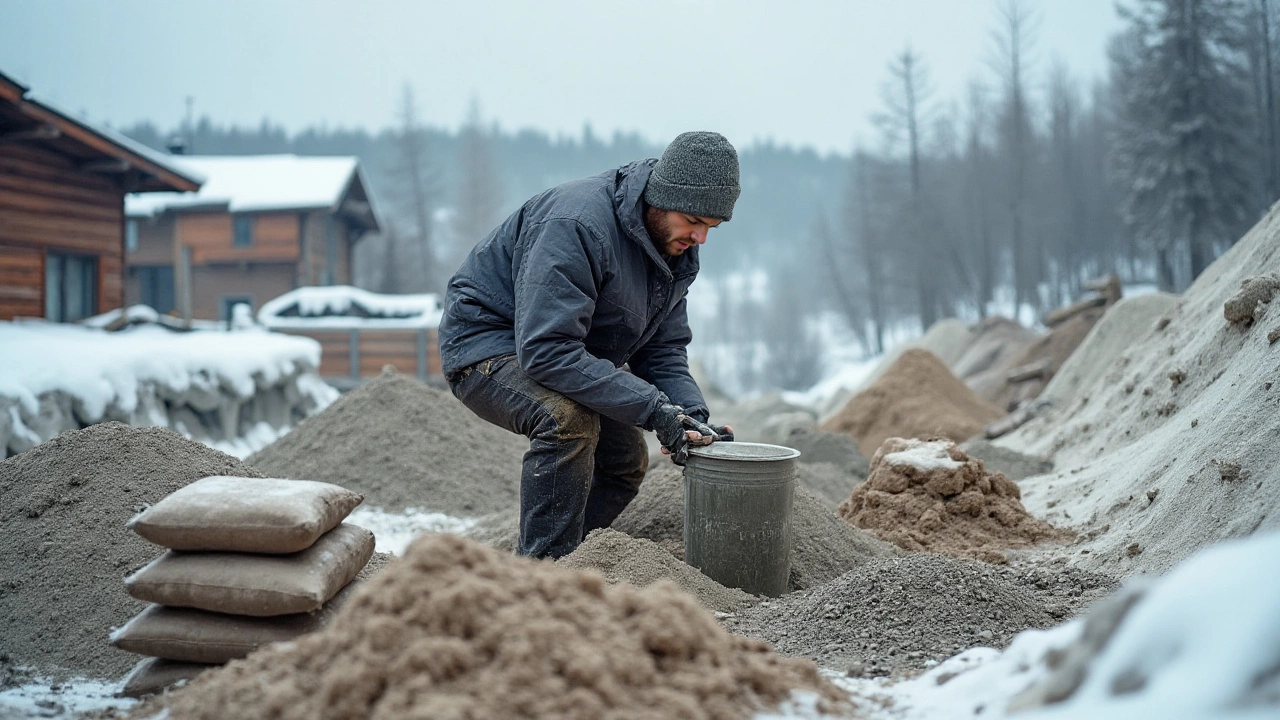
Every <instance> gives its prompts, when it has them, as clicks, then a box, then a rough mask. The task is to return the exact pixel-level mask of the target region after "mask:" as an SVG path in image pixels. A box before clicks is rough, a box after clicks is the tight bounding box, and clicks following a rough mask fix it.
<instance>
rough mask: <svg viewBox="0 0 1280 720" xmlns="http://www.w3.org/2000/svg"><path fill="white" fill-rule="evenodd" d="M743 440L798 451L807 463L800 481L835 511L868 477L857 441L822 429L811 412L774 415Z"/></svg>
mask: <svg viewBox="0 0 1280 720" xmlns="http://www.w3.org/2000/svg"><path fill="white" fill-rule="evenodd" d="M744 439H749V440H751V441H753V442H763V443H769V444H770V445H781V446H783V447H789V448H795V449H796V450H799V451H800V462H801V463H803V464H804V465H806V466H807V467H806V468H805V472H803V473H800V475H799V480H800V482H801V484H802V485H803V486H804V487H805V488H807V489H808V490H809V491H810V492H812V493H813V494H814V495H817V496H818V497H819V498H821V499H822V500H823V501H824V502H825V503H826V504H827V506H828V507H830V508H831V509H833V510H834V509H835V507H836V506H837V505H839V504H840V503H841V502H842V501H843V500H844V499H845V498H847V497H849V492H850V491H851V490H853V487H854V486H855V485H857V484H858V483H860V482H862V481H863V480H866V479H867V471H868V465H867V459H866V457H864V456H863V455H862V453H861V452H860V451H859V450H858V442H857V441H856V440H854V439H853V438H851V437H849V436H848V435H845V434H844V433H833V432H826V431H824V430H819V429H818V423H817V421H816V420H815V419H814V417H813V416H812V415H810V414H808V413H783V414H781V415H775V416H774V417H773V418H772V419H771V420H769V421H768V422H766V423H765V425H764V427H763V428H762V429H761V431H760V433H759V434H758V435H757V436H756V437H754V438H744Z"/></svg>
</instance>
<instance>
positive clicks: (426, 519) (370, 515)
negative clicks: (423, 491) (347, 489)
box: [346, 507, 476, 555]
mask: <svg viewBox="0 0 1280 720" xmlns="http://www.w3.org/2000/svg"><path fill="white" fill-rule="evenodd" d="M346 522H349V523H351V524H352V525H359V526H360V527H362V528H365V529H366V530H369V531H370V532H372V533H373V537H374V540H375V542H376V543H377V546H376V547H375V549H376V550H377V551H378V552H384V553H391V554H393V555H403V554H404V549H405V548H406V547H408V546H409V542H410V541H411V540H413V539H414V538H415V537H417V536H418V535H421V534H422V533H428V532H441V533H455V534H457V533H461V532H463V531H465V530H467V529H469V528H470V527H471V526H472V525H475V524H476V521H475V520H474V519H471V518H456V517H453V516H450V515H445V514H444V513H438V512H428V511H426V510H421V509H417V508H411V509H408V510H404V511H401V512H389V511H387V510H383V509H382V508H376V507H358V508H356V509H355V511H354V512H352V513H351V514H350V515H348V516H347V519H346Z"/></svg>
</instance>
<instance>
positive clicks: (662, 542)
mask: <svg viewBox="0 0 1280 720" xmlns="http://www.w3.org/2000/svg"><path fill="white" fill-rule="evenodd" d="M809 470H810V466H806V465H803V464H801V465H798V466H797V472H798V475H799V476H800V477H801V478H803V477H804V476H805V475H806V473H808V472H809ZM791 512H792V515H791V538H792V548H791V578H790V581H789V583H788V584H789V587H790V589H791V590H801V589H804V588H808V587H813V586H815V585H821V584H822V583H825V582H828V581H830V580H832V579H834V578H836V577H838V576H839V575H841V574H842V573H845V572H848V571H849V570H851V569H853V568H855V567H857V566H859V565H862V564H863V563H865V562H867V561H869V560H871V559H872V558H877V557H889V556H893V555H897V554H899V553H900V551H899V550H898V549H897V548H895V547H893V546H892V545H890V544H888V543H886V542H883V541H881V540H878V539H877V538H875V537H873V536H872V535H871V534H870V533H867V532H865V531H863V530H859V529H858V528H855V527H853V526H851V525H849V524H848V523H847V522H845V521H843V520H841V519H840V518H838V517H836V515H835V513H833V512H832V511H831V510H829V509H828V508H827V507H826V506H825V505H824V503H823V501H822V500H820V499H818V498H817V497H816V496H814V495H813V494H812V493H810V492H809V491H808V490H806V489H805V488H804V486H803V480H802V481H801V482H800V483H799V486H798V487H797V488H796V493H795V500H794V502H793V505H792V510H791ZM613 529H614V530H618V531H620V532H624V533H626V534H628V535H630V536H631V537H635V538H643V539H646V540H652V541H653V542H655V543H657V544H658V545H659V546H661V547H662V548H663V549H666V550H668V551H670V552H672V553H673V554H675V555H677V556H678V557H679V558H681V559H683V557H684V552H683V540H684V478H683V475H682V474H681V471H680V469H679V468H674V469H672V468H661V469H659V470H656V471H653V470H651V471H650V472H649V475H648V476H647V477H646V478H645V481H644V484H643V485H641V486H640V494H639V495H637V496H636V499H635V500H632V501H631V504H630V505H628V506H627V509H626V510H623V511H622V514H621V515H619V516H618V519H617V520H615V521H614V522H613Z"/></svg>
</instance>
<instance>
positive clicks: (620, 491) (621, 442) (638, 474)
mask: <svg viewBox="0 0 1280 720" xmlns="http://www.w3.org/2000/svg"><path fill="white" fill-rule="evenodd" d="M648 469H649V448H648V446H647V445H645V442H644V432H643V431H642V430H641V429H640V428H638V427H633V426H631V425H627V424H624V423H620V422H618V421H617V420H611V419H609V418H607V417H604V416H603V415H601V416H600V442H599V443H598V444H597V445H596V467H595V473H594V474H593V475H592V478H591V493H590V494H589V495H588V496H587V513H586V519H585V520H584V521H583V524H582V534H583V536H584V537H585V536H586V534H587V533H589V532H591V531H592V530H595V529H596V528H603V527H609V526H610V525H612V524H613V521H614V519H615V518H617V517H618V515H619V514H620V513H621V512H622V511H623V510H624V509H625V508H626V507H627V504H628V503H630V502H631V500H632V499H633V498H635V496H636V493H637V492H639V490H640V482H641V481H642V480H644V474H645V472H646V471H647V470H648Z"/></svg>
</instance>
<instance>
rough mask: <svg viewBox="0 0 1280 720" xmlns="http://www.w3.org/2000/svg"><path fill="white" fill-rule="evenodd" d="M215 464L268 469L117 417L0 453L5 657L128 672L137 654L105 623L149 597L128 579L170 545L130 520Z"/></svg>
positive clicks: (0, 614)
mask: <svg viewBox="0 0 1280 720" xmlns="http://www.w3.org/2000/svg"><path fill="white" fill-rule="evenodd" d="M210 475H233V476H240V477H262V474H261V473H260V472H258V471H257V470H255V469H254V468H252V467H250V466H248V465H246V464H245V463H243V462H241V461H239V460H237V459H236V458H234V457H232V456H230V455H226V454H224V453H221V452H218V451H217V450H214V449H212V448H210V447H208V446H207V445H203V444H201V443H198V442H194V441H191V440H187V439H185V438H183V437H182V436H181V435H178V434H177V433H175V432H173V431H171V430H167V429H164V428H132V427H129V426H127V425H124V424H122V423H118V422H109V423H101V424H98V425H91V426H89V427H87V428H84V429H83V430H74V431H71V432H66V433H63V434H61V435H58V436H57V437H55V438H53V439H52V440H49V441H48V442H45V443H42V444H40V445H37V446H36V447H34V448H32V449H31V450H28V451H27V452H24V453H21V454H19V455H15V456H13V457H11V458H9V459H7V460H5V461H4V462H0V497H3V498H4V502H3V503H0V528H3V531H4V536H5V539H4V542H3V543H0V627H2V628H4V630H3V631H2V632H0V656H7V657H8V658H9V660H10V661H13V662H16V663H18V664H30V665H32V666H35V667H36V668H37V669H38V670H39V671H40V672H41V673H43V674H46V675H48V676H50V677H53V678H64V677H67V676H70V675H83V676H87V677H96V678H113V677H119V676H122V675H124V674H125V673H126V672H128V670H129V668H131V667H132V666H133V664H134V663H135V662H136V661H137V658H136V657H134V656H132V655H129V654H128V653H124V652H121V651H119V650H116V649H115V648H112V647H111V646H110V645H108V644H107V634H108V633H109V632H110V631H111V630H112V628H114V627H116V626H119V625H123V624H124V623H125V621H127V620H128V619H129V618H130V617H132V616H133V615H135V614H137V613H138V612H139V611H141V610H142V608H143V607H144V604H143V603H141V602H139V601H137V600H134V599H133V598H131V597H129V594H128V593H126V592H125V589H124V578H125V576H126V575H128V574H130V573H132V572H133V571H134V570H137V569H138V568H140V567H142V566H143V565H145V564H146V563H148V562H150V561H151V560H154V559H155V557H156V556H157V555H159V554H160V553H161V552H162V549H161V548H159V547H157V546H155V545H152V544H151V543H149V542H147V541H146V540H143V539H142V538H140V537H138V536H137V535H135V534H134V533H132V532H130V531H129V530H127V529H125V523H127V522H128V521H129V518H131V517H133V516H134V515H135V514H136V513H138V512H139V511H141V510H143V509H144V508H146V507H147V506H148V505H151V504H154V503H156V502H158V501H160V500H161V499H162V498H164V497H165V496H166V495H169V494H170V493H172V492H173V491H175V490H178V489H179V488H182V487H184V486H186V485H188V484H190V483H192V482H194V481H196V480H199V479H200V478H203V477H207V476H210Z"/></svg>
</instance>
